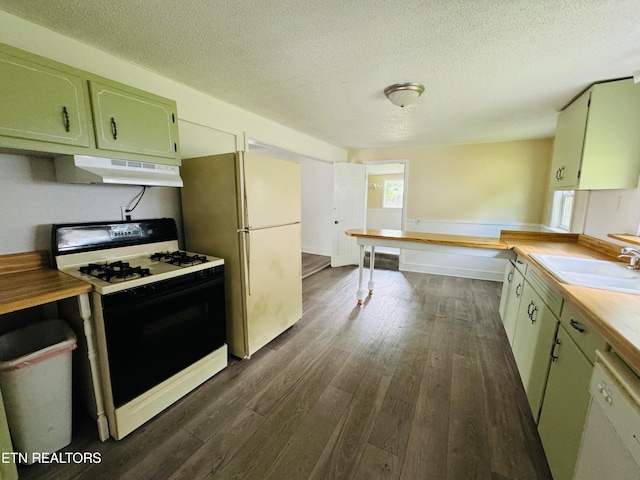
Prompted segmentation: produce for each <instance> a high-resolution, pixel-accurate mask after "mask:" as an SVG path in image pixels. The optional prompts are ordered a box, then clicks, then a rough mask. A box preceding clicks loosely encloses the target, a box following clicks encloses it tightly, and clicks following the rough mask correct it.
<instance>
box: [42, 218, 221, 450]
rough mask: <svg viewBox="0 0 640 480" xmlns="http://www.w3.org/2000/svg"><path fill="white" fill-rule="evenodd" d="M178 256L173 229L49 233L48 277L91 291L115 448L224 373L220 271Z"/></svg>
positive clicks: (211, 263) (71, 228) (208, 260)
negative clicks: (62, 276) (51, 263)
mask: <svg viewBox="0 0 640 480" xmlns="http://www.w3.org/2000/svg"><path fill="white" fill-rule="evenodd" d="M178 247H179V246H178V234H177V228H176V224H175V221H174V220H173V219H166V218H165V219H152V220H139V221H127V222H108V223H84V224H66V225H54V226H53V230H52V250H53V253H54V258H55V260H56V265H57V267H58V269H59V270H61V271H62V272H65V273H67V274H69V275H72V276H74V277H76V278H79V279H81V280H83V281H86V282H88V283H90V284H91V285H92V286H93V292H92V294H91V306H92V313H93V323H94V328H95V333H96V340H97V347H98V348H97V349H98V356H99V361H100V371H101V374H102V386H103V388H102V393H103V397H104V403H105V409H106V413H107V418H108V420H109V431H110V433H111V435H112V436H113V437H114V438H116V439H118V440H119V439H121V438H122V437H124V436H125V435H127V434H128V433H130V432H131V431H133V430H134V429H135V428H137V427H138V426H140V425H142V424H143V423H144V422H146V421H148V420H149V419H151V418H152V417H153V416H155V415H156V414H158V413H159V412H160V411H162V410H163V409H165V408H166V407H168V406H169V405H171V404H172V403H174V402H175V401H177V400H178V399H179V398H181V397H182V396H184V395H186V394H187V393H189V392H190V391H191V390H193V389H194V388H196V387H197V386H198V385H200V384H202V383H203V382H204V381H206V380H207V379H209V378H210V377H211V376H213V375H214V374H215V373H217V372H218V371H220V370H222V369H223V368H225V367H226V365H227V345H226V316H225V293H224V261H223V260H222V259H220V258H216V257H212V256H207V255H200V254H198V253H194V252H185V251H181V250H179V248H178Z"/></svg>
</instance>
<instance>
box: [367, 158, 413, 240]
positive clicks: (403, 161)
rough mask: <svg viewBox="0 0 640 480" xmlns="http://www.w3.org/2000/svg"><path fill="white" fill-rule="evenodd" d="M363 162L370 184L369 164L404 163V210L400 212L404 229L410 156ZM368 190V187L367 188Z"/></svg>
mask: <svg viewBox="0 0 640 480" xmlns="http://www.w3.org/2000/svg"><path fill="white" fill-rule="evenodd" d="M362 163H363V164H364V165H365V166H367V185H368V184H369V168H368V167H369V165H389V164H396V163H401V164H403V165H404V187H403V192H402V212H401V214H400V229H401V230H404V226H405V218H406V210H407V198H408V196H407V192H408V191H409V188H408V187H409V182H408V180H409V159H408V158H403V159H396V160H393V159H390V160H363V161H362ZM367 190H368V188H367ZM366 201H367V199H366V198H365V202H366ZM364 208H365V217H364V218H365V225H364V226H365V228H366V227H367V224H366V221H367V215H366V211H367V205H366V203H365V206H364Z"/></svg>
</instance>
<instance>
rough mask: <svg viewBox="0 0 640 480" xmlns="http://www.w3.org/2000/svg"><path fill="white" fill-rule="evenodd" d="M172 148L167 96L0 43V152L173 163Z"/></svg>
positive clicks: (172, 109) (172, 112) (175, 152)
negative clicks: (77, 155)
mask: <svg viewBox="0 0 640 480" xmlns="http://www.w3.org/2000/svg"><path fill="white" fill-rule="evenodd" d="M92 123H93V124H92ZM179 147H180V145H179V140H178V116H177V109H176V102H175V101H173V100H170V99H167V98H164V97H160V96H158V95H154V94H152V93H149V92H145V91H143V90H139V89H136V88H133V87H130V86H128V85H124V84H121V83H117V82H114V81H112V80H110V79H107V78H104V77H99V76H97V75H94V74H92V73H89V72H85V71H83V70H79V69H77V68H74V67H71V66H69V65H65V64H62V63H59V62H55V61H53V60H50V59H48V58H45V57H41V56H38V55H34V54H32V53H30V52H25V51H23V50H19V49H17V48H14V47H11V46H9V45H3V44H0V151H1V150H10V151H16V150H24V151H28V152H42V153H44V154H47V155H50V156H55V155H74V154H80V155H88V156H94V157H109V158H117V159H121V160H134V161H142V162H149V163H161V164H169V165H180V163H181V162H180V155H179V152H180V148H179Z"/></svg>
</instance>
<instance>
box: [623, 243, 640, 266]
mask: <svg viewBox="0 0 640 480" xmlns="http://www.w3.org/2000/svg"><path fill="white" fill-rule="evenodd" d="M618 258H628V259H629V265H627V268H628V269H630V270H640V250H638V249H637V248H633V247H622V250H620V255H618Z"/></svg>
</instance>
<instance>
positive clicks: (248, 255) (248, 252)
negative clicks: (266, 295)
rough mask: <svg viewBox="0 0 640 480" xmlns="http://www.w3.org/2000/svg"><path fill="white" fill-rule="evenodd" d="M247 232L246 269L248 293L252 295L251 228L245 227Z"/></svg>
mask: <svg viewBox="0 0 640 480" xmlns="http://www.w3.org/2000/svg"><path fill="white" fill-rule="evenodd" d="M244 230H246V231H245V232H244V233H245V235H246V236H245V248H246V251H245V255H244V262H245V266H244V268H245V271H246V272H247V295H251V229H248V228H247V229H244Z"/></svg>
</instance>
